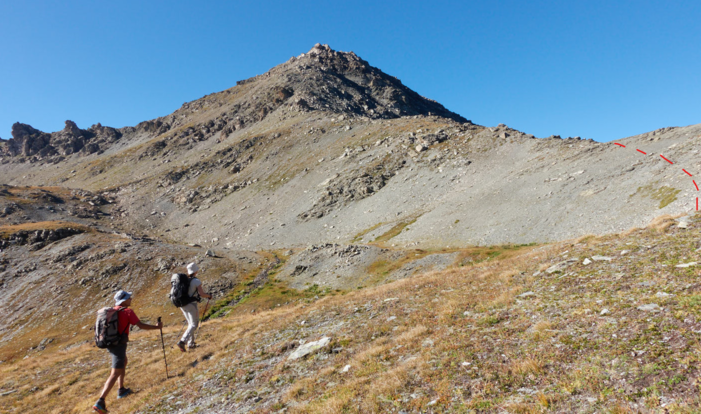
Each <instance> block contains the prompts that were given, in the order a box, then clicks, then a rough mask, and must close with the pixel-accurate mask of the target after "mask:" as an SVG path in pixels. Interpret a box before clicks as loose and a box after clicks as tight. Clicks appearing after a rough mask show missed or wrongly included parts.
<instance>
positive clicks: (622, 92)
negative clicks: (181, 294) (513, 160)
mask: <svg viewBox="0 0 701 414" xmlns="http://www.w3.org/2000/svg"><path fill="white" fill-rule="evenodd" d="M700 21H701V2H699V1H645V0H640V1H596V0H593V1H538V0H533V1H494V0H493V1H479V2H478V1H459V2H458V1H455V2H447V1H432V2H426V1H383V2H377V1H364V0H355V1H336V2H322V1H304V2H292V1H289V0H288V1H263V0H257V1H236V2H233V1H200V2H195V1H192V2H186V1H174V0H173V1H146V2H145V1H120V2H94V1H65V2H56V1H31V0H23V1H17V2H11V1H4V2H1V3H0V39H2V40H0V137H2V138H5V139H8V138H10V131H11V127H12V124H13V123H14V122H23V123H28V124H30V125H32V126H34V127H35V128H39V129H41V130H44V131H56V130H59V129H62V128H63V123H64V121H65V120H66V119H71V120H73V121H75V122H76V123H77V124H78V126H79V127H81V128H87V127H89V126H90V125H92V124H94V123H97V122H100V123H102V124H103V125H109V126H114V127H122V126H127V125H135V124H137V123H138V122H141V121H144V120H147V119H153V118H156V117H158V116H163V115H167V114H169V113H170V112H172V111H174V110H175V109H177V108H178V107H180V105H182V103H183V102H186V101H191V100H194V99H197V98H200V97H202V96H203V95H206V94H209V93H212V92H216V91H220V90H223V89H226V88H229V87H231V86H233V85H235V83H236V81H237V80H241V79H245V78H248V77H251V76H255V75H257V74H260V73H263V72H265V71H267V70H268V69H270V68H271V67H273V66H275V65H277V64H280V63H282V62H284V61H286V60H287V59H289V58H290V56H293V55H299V54H300V53H303V52H306V51H308V50H309V49H311V47H312V46H313V45H314V44H315V43H317V42H319V43H327V44H329V45H330V46H331V47H332V48H334V49H336V50H343V51H351V50H352V51H354V52H355V53H357V54H358V55H359V56H360V57H362V58H363V59H365V60H367V61H368V62H369V63H370V64H371V65H373V66H376V67H379V68H380V69H382V70H383V71H385V72H386V73H388V74H390V75H393V76H397V77H398V78H400V79H401V80H402V82H403V83H404V84H405V85H407V86H409V87H410V88H412V89H414V90H415V91H417V92H418V93H420V94H422V95H424V96H426V97H429V98H431V99H435V100H437V101H438V102H440V103H442V104H443V105H445V106H446V107H447V108H448V109H450V110H452V111H454V112H457V113H459V114H461V115H463V116H464V117H466V118H468V119H471V120H472V121H473V122H475V123H478V124H481V125H487V126H493V125H496V124H499V123H505V124H507V125H509V126H510V127H512V128H516V129H519V130H522V131H524V132H527V133H532V134H534V135H536V136H538V137H545V136H548V135H552V134H558V135H562V136H563V137H567V136H581V137H584V138H594V139H596V140H598V141H610V140H614V139H620V138H623V137H626V136H630V135H635V134H639V133H643V132H647V131H651V130H654V129H657V128H662V127H666V126H683V125H689V124H696V123H701V76H700V73H701V71H700V70H701V52H700V49H701V47H700V46H701V30H700V29H699V22H700Z"/></svg>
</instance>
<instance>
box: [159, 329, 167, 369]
mask: <svg viewBox="0 0 701 414" xmlns="http://www.w3.org/2000/svg"><path fill="white" fill-rule="evenodd" d="M158 323H161V317H160V316H159V317H158ZM160 330H161V346H162V347H163V362H165V363H166V379H168V360H167V359H166V344H165V342H163V327H162V326H161V328H160Z"/></svg>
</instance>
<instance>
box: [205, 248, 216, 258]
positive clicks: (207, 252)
mask: <svg viewBox="0 0 701 414" xmlns="http://www.w3.org/2000/svg"><path fill="white" fill-rule="evenodd" d="M204 255H205V256H208V257H214V256H216V255H215V254H214V252H213V251H211V250H207V251H206V252H205V253H204Z"/></svg>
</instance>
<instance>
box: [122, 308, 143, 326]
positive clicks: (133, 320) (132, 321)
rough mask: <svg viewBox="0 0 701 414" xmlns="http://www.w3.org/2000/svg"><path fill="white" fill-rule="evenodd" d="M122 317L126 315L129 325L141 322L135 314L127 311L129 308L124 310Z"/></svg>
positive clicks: (129, 310)
mask: <svg viewBox="0 0 701 414" xmlns="http://www.w3.org/2000/svg"><path fill="white" fill-rule="evenodd" d="M124 315H126V317H127V320H128V321H129V325H136V324H138V323H139V322H141V321H140V320H139V317H138V316H136V313H135V312H134V311H133V310H131V309H129V308H127V309H125V310H124Z"/></svg>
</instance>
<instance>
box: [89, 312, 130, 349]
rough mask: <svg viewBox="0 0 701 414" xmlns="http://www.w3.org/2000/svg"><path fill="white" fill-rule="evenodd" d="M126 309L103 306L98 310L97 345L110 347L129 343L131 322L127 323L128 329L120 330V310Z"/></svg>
mask: <svg viewBox="0 0 701 414" xmlns="http://www.w3.org/2000/svg"><path fill="white" fill-rule="evenodd" d="M124 309H126V308H119V309H115V308H102V309H100V310H99V311H97V321H96V322H95V345H97V347H98V348H109V347H111V346H115V345H120V344H125V343H127V342H126V341H127V335H128V334H129V332H128V331H129V324H127V329H126V330H125V331H124V332H121V333H120V332H119V312H121V311H123V310H124Z"/></svg>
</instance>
